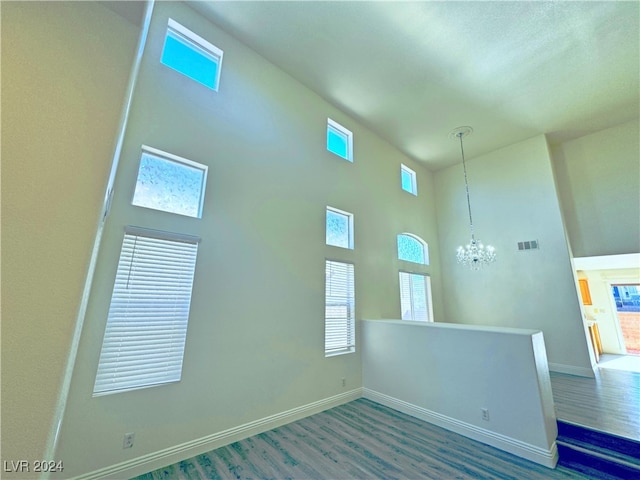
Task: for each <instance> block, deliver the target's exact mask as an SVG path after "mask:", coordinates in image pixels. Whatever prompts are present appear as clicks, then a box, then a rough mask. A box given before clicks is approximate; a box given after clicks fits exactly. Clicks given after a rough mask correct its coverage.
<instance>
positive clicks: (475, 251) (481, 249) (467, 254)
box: [449, 127, 496, 270]
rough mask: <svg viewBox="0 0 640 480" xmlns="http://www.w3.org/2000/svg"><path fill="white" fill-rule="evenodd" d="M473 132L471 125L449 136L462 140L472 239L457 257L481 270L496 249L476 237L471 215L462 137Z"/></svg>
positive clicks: (460, 260)
mask: <svg viewBox="0 0 640 480" xmlns="http://www.w3.org/2000/svg"><path fill="white" fill-rule="evenodd" d="M471 132H473V129H472V128H471V127H458V128H456V129H455V130H453V131H452V132H451V133H449V138H455V137H458V140H459V141H460V152H461V153H462V169H463V171H464V188H465V192H466V194H467V208H468V210H469V229H470V230H471V241H470V242H469V244H468V245H467V246H465V247H463V246H460V247H458V252H457V254H456V257H457V259H458V263H460V264H462V265H465V266H467V267H469V268H470V269H471V270H480V269H481V268H482V267H483V266H484V265H487V264H489V263H492V262H494V261H495V259H496V250H495V248H493V247H492V246H491V245H486V246H485V245H483V244H482V242H481V241H480V240H478V239H476V238H475V234H474V231H473V217H472V215H471V195H470V194H469V179H468V178H467V162H466V160H465V158H464V145H463V142H462V137H464V136H465V135H469V134H470V133H471Z"/></svg>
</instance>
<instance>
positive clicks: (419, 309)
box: [400, 272, 429, 322]
mask: <svg viewBox="0 0 640 480" xmlns="http://www.w3.org/2000/svg"><path fill="white" fill-rule="evenodd" d="M400 309H401V310H402V312H401V313H402V317H401V318H402V320H415V321H419V322H428V321H429V310H428V309H429V305H428V301H427V289H426V277H425V276H424V275H419V274H415V273H407V272H400Z"/></svg>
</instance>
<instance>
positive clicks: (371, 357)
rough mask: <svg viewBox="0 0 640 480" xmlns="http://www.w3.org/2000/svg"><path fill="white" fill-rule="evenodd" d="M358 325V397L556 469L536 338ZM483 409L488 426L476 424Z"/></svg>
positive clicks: (451, 328) (433, 326)
mask: <svg viewBox="0 0 640 480" xmlns="http://www.w3.org/2000/svg"><path fill="white" fill-rule="evenodd" d="M362 323H363V328H362V336H363V340H362V351H363V353H362V361H363V372H362V375H363V387H364V396H365V397H367V398H370V399H372V400H375V401H378V402H380V403H383V404H385V405H388V406H390V407H392V408H396V409H398V410H401V411H404V412H406V413H409V414H411V415H414V416H417V417H419V418H423V419H425V420H427V421H430V422H432V423H434V424H436V425H439V426H441V427H443V428H446V429H448V430H452V431H455V432H457V433H460V434H462V435H465V436H468V437H471V438H474V439H476V440H480V441H482V442H484V443H487V444H489V445H492V446H495V447H497V448H501V449H503V450H506V451H508V452H510V453H513V454H515V455H519V456H522V457H524V458H527V459H529V460H532V461H535V462H537V463H540V464H543V465H546V466H549V467H553V466H555V463H556V461H557V452H556V447H555V438H556V436H557V425H556V422H555V411H554V406H553V396H552V393H551V380H550V378H549V371H548V365H547V358H546V356H545V348H544V339H543V335H542V333H541V332H536V331H533V330H522V329H504V328H491V327H476V326H467V325H452V324H448V325H447V324H439V323H419V322H407V321H400V320H386V321H385V320H375V321H363V322H362ZM482 409H488V411H489V420H483V419H482Z"/></svg>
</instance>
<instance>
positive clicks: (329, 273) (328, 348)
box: [324, 260, 355, 357]
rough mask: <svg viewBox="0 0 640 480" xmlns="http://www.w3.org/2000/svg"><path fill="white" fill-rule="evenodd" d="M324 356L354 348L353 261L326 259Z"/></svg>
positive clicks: (349, 351)
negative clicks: (344, 261)
mask: <svg viewBox="0 0 640 480" xmlns="http://www.w3.org/2000/svg"><path fill="white" fill-rule="evenodd" d="M325 275H326V284H325V285H326V286H325V331H324V354H325V357H330V356H333V355H340V354H343V353H351V352H354V351H355V293H354V284H355V281H354V269H353V264H351V263H343V262H335V261H332V260H326V266H325Z"/></svg>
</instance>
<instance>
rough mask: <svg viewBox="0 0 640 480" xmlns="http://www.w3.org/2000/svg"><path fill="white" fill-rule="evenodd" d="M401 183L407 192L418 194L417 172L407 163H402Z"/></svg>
mask: <svg viewBox="0 0 640 480" xmlns="http://www.w3.org/2000/svg"><path fill="white" fill-rule="evenodd" d="M400 184H401V185H402V189H403V190H404V191H405V192H409V193H411V194H413V195H418V183H417V181H416V172H414V171H413V170H411V169H410V168H409V167H407V166H406V165H400Z"/></svg>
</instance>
